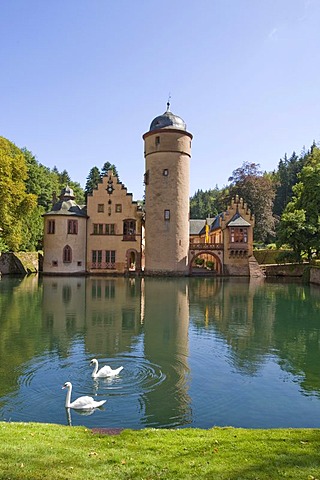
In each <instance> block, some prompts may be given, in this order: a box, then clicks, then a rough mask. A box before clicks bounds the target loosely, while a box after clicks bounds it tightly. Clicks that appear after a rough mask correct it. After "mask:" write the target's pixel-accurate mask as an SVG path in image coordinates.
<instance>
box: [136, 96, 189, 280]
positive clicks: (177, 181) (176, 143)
mask: <svg viewBox="0 0 320 480" xmlns="http://www.w3.org/2000/svg"><path fill="white" fill-rule="evenodd" d="M143 139H144V155H145V179H144V180H145V273H146V274H172V275H185V274H187V273H188V251H189V184H190V157H191V140H192V135H191V133H189V132H187V129H186V124H185V122H184V121H183V120H182V118H180V117H178V116H177V115H174V114H173V113H172V112H170V104H169V103H167V110H166V112H165V113H164V114H163V115H160V116H158V117H156V118H155V119H154V120H153V121H152V122H151V125H150V130H149V131H148V132H147V133H145V134H144V135H143Z"/></svg>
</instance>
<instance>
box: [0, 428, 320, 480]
mask: <svg viewBox="0 0 320 480" xmlns="http://www.w3.org/2000/svg"><path fill="white" fill-rule="evenodd" d="M195 478H196V479H214V480H220V479H221V480H222V479H223V480H227V479H228V480H236V479H237V480H240V479H241V480H244V479H259V480H267V479H268V480H271V479H272V480H274V479H282V478H284V479H296V480H315V479H318V480H319V479H320V429H271V430H247V429H237V428H231V427H227V428H212V429H210V430H200V429H177V430H162V429H145V430H138V431H134V430H124V431H122V432H121V433H120V434H118V435H106V434H101V433H94V432H92V431H91V430H89V429H87V428H85V427H67V426H62V425H52V424H36V423H4V422H1V423H0V479H11V480H17V479H19V480H20V479H21V480H24V479H28V480H31V479H32V480H45V479H50V480H56V479H81V480H87V479H88V480H89V479H90V480H93V479H94V480H99V479H103V480H113V479H115V480H116V479H117V480H121V479H128V480H129V479H130V480H133V479H140V480H153V479H170V480H171V479H179V480H188V479H195Z"/></svg>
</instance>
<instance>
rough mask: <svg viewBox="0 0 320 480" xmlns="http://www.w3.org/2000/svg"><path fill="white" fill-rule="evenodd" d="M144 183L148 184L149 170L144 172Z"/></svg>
mask: <svg viewBox="0 0 320 480" xmlns="http://www.w3.org/2000/svg"><path fill="white" fill-rule="evenodd" d="M143 181H144V184H145V185H148V184H149V170H147V171H146V173H145V174H144V180H143Z"/></svg>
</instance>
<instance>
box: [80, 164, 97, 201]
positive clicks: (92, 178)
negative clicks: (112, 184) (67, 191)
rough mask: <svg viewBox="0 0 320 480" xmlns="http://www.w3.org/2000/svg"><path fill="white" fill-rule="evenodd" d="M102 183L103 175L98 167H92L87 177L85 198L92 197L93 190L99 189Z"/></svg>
mask: <svg viewBox="0 0 320 480" xmlns="http://www.w3.org/2000/svg"><path fill="white" fill-rule="evenodd" d="M100 182H101V173H100V170H99V168H98V167H92V168H91V170H90V172H89V175H88V176H87V182H86V186H85V187H84V192H85V196H86V198H87V196H88V195H91V194H92V192H93V190H95V189H96V188H97V187H98V184H99V183H100Z"/></svg>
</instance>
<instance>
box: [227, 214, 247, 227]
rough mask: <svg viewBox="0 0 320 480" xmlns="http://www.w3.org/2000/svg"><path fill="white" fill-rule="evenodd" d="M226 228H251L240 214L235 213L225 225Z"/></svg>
mask: <svg viewBox="0 0 320 480" xmlns="http://www.w3.org/2000/svg"><path fill="white" fill-rule="evenodd" d="M227 226H228V227H251V224H250V223H249V222H247V220H245V219H244V218H243V217H241V215H240V213H238V212H237V213H235V214H234V215H233V217H232V218H231V220H230V222H228V223H227Z"/></svg>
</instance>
